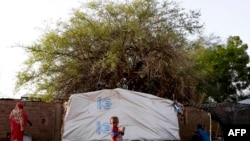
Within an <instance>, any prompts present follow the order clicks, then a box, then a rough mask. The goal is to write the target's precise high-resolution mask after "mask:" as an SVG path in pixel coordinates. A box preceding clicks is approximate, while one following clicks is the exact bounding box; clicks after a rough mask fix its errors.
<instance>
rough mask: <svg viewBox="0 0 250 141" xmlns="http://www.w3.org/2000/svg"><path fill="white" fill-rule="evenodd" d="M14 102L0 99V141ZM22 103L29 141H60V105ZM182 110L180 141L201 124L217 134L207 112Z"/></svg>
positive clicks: (61, 106)
mask: <svg viewBox="0 0 250 141" xmlns="http://www.w3.org/2000/svg"><path fill="white" fill-rule="evenodd" d="M16 102H18V101H17V100H1V99H0V141H5V140H6V137H7V133H9V132H10V126H9V122H8V117H9V114H10V112H11V110H12V109H13V108H14V107H15V105H16ZM23 103H24V110H25V111H26V112H27V114H28V117H29V120H30V121H31V122H32V124H33V125H32V126H30V125H28V126H27V127H26V130H25V133H27V134H29V135H31V137H32V140H33V141H60V140H61V133H60V132H61V126H62V120H63V114H64V111H63V104H60V103H44V102H30V101H25V102H23ZM185 109H186V110H185V120H180V121H179V125H180V136H181V141H190V140H191V137H192V135H193V134H194V132H195V131H196V127H197V124H199V123H201V124H203V125H205V127H206V129H207V130H208V131H209V129H210V127H211V133H213V134H217V135H221V129H220V126H219V125H218V123H217V122H215V121H211V122H210V116H209V113H208V112H205V111H203V110H200V109H196V108H192V107H185ZM210 123H211V124H210ZM8 141H9V140H8Z"/></svg>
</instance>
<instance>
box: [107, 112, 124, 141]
mask: <svg viewBox="0 0 250 141" xmlns="http://www.w3.org/2000/svg"><path fill="white" fill-rule="evenodd" d="M110 124H111V141H123V139H122V136H123V135H124V131H125V127H118V124H119V119H118V117H116V116H112V117H111V118H110Z"/></svg>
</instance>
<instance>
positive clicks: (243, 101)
mask: <svg viewBox="0 0 250 141" xmlns="http://www.w3.org/2000/svg"><path fill="white" fill-rule="evenodd" d="M238 103H240V104H250V98H248V99H244V100H241V101H239V102H238Z"/></svg>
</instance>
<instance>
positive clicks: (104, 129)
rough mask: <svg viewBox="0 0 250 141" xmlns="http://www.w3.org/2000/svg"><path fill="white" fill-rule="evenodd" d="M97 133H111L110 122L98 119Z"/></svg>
mask: <svg viewBox="0 0 250 141" xmlns="http://www.w3.org/2000/svg"><path fill="white" fill-rule="evenodd" d="M96 133H97V134H98V135H100V134H102V133H104V134H109V133H110V124H109V123H108V122H105V123H101V121H97V123H96Z"/></svg>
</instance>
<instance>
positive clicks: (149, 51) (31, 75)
mask: <svg viewBox="0 0 250 141" xmlns="http://www.w3.org/2000/svg"><path fill="white" fill-rule="evenodd" d="M199 16H200V15H199V12H195V11H190V12H188V13H187V12H185V11H184V9H182V8H180V7H179V5H178V4H176V3H173V2H169V1H168V0H164V1H157V0H134V1H129V2H127V3H113V2H98V1H96V2H91V3H88V4H87V6H86V7H84V8H79V9H76V10H74V14H73V16H72V17H71V18H70V20H69V21H68V22H59V23H58V25H57V27H56V28H55V29H49V30H48V31H45V33H44V34H43V36H42V37H41V39H40V40H38V41H37V42H35V43H34V44H32V45H30V46H26V47H25V49H26V50H27V52H28V53H29V55H30V56H29V59H28V60H27V61H26V66H27V67H26V69H24V70H22V71H20V72H19V74H18V82H17V85H16V86H17V89H18V88H24V87H25V85H26V86H31V85H32V86H33V87H32V88H34V89H32V90H33V92H32V93H36V94H40V93H44V94H47V95H49V97H51V96H53V97H54V96H55V97H68V96H69V95H70V94H73V93H79V92H86V91H93V90H98V89H103V88H115V87H123V88H127V89H130V90H136V91H141V92H148V93H152V94H154V95H157V96H161V97H168V98H172V96H173V95H175V96H176V98H179V99H184V98H185V95H192V94H193V93H192V92H193V91H192V90H191V89H193V87H189V86H190V80H191V79H192V78H190V77H189V75H188V74H186V72H185V67H186V64H185V59H184V57H185V56H184V54H183V53H184V52H183V50H184V48H185V46H186V37H187V36H188V35H189V34H192V33H196V32H198V31H199V30H200V29H201V27H202V25H201V24H200V23H199Z"/></svg>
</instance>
